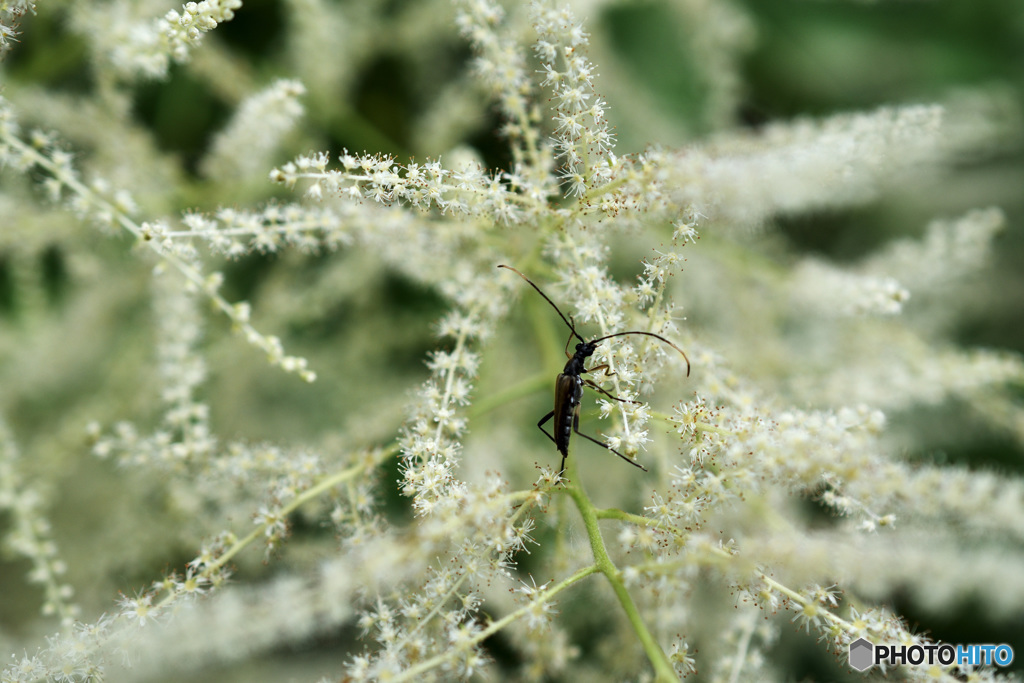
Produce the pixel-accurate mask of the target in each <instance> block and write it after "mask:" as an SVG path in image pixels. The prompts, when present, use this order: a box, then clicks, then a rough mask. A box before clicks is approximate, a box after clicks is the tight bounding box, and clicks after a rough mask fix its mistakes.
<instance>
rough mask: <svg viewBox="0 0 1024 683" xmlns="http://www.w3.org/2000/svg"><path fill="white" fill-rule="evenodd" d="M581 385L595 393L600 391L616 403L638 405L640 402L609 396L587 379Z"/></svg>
mask: <svg viewBox="0 0 1024 683" xmlns="http://www.w3.org/2000/svg"><path fill="white" fill-rule="evenodd" d="M583 383H584V384H586V385H587V386H588V387H590V388H591V389H593V390H595V391H600V392H601V393H602V394H604V395H605V396H607V397H608V398H610V399H613V400H616V401H619V402H620V403H635V404H637V405H640V401H630V400H629V399H628V398H619V397H618V396H613V395H612V394H609V393H608V392H607V391H605V390H604V389H602V388H601V387H599V386H597V385H596V384H594V383H593V382H591V381H590V380H589V379H585V380H583Z"/></svg>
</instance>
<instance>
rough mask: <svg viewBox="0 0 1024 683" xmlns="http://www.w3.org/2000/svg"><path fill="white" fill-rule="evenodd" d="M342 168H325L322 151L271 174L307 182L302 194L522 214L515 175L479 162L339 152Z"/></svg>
mask: <svg viewBox="0 0 1024 683" xmlns="http://www.w3.org/2000/svg"><path fill="white" fill-rule="evenodd" d="M339 161H340V162H341V165H342V168H343V169H344V170H328V168H327V166H328V163H329V162H330V158H329V157H328V155H327V154H326V153H320V154H314V155H309V156H300V157H298V158H296V159H295V160H294V161H290V162H288V163H287V164H285V165H284V166H282V167H281V168H279V169H277V168H275V169H274V170H273V171H271V172H270V179H271V180H272V181H274V182H278V183H283V184H285V185H287V186H289V187H292V186H294V185H295V184H296V183H297V182H298V181H300V180H305V181H311V183H310V184H309V186H308V187H307V188H306V196H307V197H310V198H312V199H320V198H321V197H346V198H349V199H367V200H371V201H373V202H376V203H378V204H383V205H390V204H392V203H395V202H400V203H402V204H406V205H408V206H411V207H414V208H417V209H420V210H422V211H427V210H428V209H431V208H437V209H439V210H440V211H441V212H442V213H443V214H450V215H453V216H488V217H490V218H491V219H492V220H495V221H497V222H500V223H517V222H519V221H521V220H522V219H523V206H522V204H524V203H525V201H526V200H525V199H523V198H522V196H521V195H519V194H517V193H515V192H512V191H511V190H510V189H509V185H508V184H507V183H506V182H503V181H508V182H509V183H510V182H512V180H513V178H512V177H511V176H508V175H506V174H496V175H487V174H485V173H484V171H483V170H482V169H481V168H479V167H478V166H470V167H467V168H463V169H461V170H456V169H448V168H445V167H444V166H442V165H441V163H440V162H439V161H428V162H426V163H424V164H419V163H415V162H414V163H410V164H407V165H405V166H402V165H399V164H396V163H395V159H394V158H393V157H391V156H388V155H385V154H367V155H363V156H358V155H353V154H349V152H348V151H347V150H346V151H344V152H342V154H341V156H340V158H339Z"/></svg>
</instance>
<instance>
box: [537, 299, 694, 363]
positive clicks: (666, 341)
mask: <svg viewBox="0 0 1024 683" xmlns="http://www.w3.org/2000/svg"><path fill="white" fill-rule="evenodd" d="M531 284H532V283H531ZM545 298H547V297H545ZM627 334H643V335H646V336H648V337H654V338H655V339H660V340H661V341H663V342H665V343H666V344H668V345H669V346H671V347H672V348H673V349H675V350H676V351H678V352H679V353H680V354H682V356H683V360H685V361H686V376H687V377H689V376H690V359H689V358H687V357H686V353H684V352H683V350H682V349H681V348H679V347H678V346H676V345H675V344H673V343H672V342H670V341H669V340H668V339H665V338H664V337H662V336H661V335H660V334H655V333H653V332H640V331H639V330H633V331H630V332H616V333H615V334H609V335H607V336H605V337H600V338H598V339H593V340H591V342H590V343H591V344H596V343H597V342H600V341H604V340H605V339H611V338H612V337H621V336H623V335H627Z"/></svg>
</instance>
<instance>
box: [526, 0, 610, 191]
mask: <svg viewBox="0 0 1024 683" xmlns="http://www.w3.org/2000/svg"><path fill="white" fill-rule="evenodd" d="M533 14H534V25H535V27H536V29H537V33H538V34H539V39H538V40H537V43H536V44H535V46H534V50H535V51H536V53H537V57H538V58H539V59H540V61H541V64H542V65H543V69H544V71H543V73H544V81H543V83H542V85H544V86H547V87H550V88H551V89H552V90H553V91H554V101H555V102H556V104H555V111H554V123H555V152H556V154H557V155H558V157H559V158H560V159H561V160H562V170H561V173H560V177H561V179H562V181H563V183H564V185H565V191H566V194H567V195H569V196H574V197H581V196H583V195H584V194H585V193H586V192H587V190H589V189H591V188H593V187H594V186H595V185H597V184H599V183H600V182H602V181H604V180H607V179H608V172H609V169H608V167H607V163H608V161H607V160H608V159H609V158H610V159H612V160H614V157H612V156H611V150H612V148H613V147H614V146H615V137H614V135H613V134H612V132H611V130H610V129H609V127H608V120H607V119H606V117H605V110H606V109H607V106H608V104H607V103H606V102H605V101H604V100H603V99H601V97H599V96H598V95H597V93H596V91H595V90H594V77H595V76H596V75H597V74H596V73H595V67H594V64H593V63H592V62H591V61H590V60H589V59H587V57H586V54H585V53H584V50H585V49H586V46H587V43H588V40H587V33H586V32H585V31H584V30H583V25H582V24H580V23H579V22H577V21H576V18H575V17H574V16H573V14H572V12H571V11H570V10H569V9H568V8H566V9H561V10H548V9H544V8H543V6H542V5H540V4H539V3H534V5H533Z"/></svg>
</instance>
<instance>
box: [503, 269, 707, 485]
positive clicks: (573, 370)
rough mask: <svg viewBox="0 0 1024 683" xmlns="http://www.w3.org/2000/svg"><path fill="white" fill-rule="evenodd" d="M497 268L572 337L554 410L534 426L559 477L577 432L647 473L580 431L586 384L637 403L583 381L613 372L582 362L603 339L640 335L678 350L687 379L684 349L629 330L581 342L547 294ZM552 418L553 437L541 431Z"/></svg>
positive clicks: (516, 271) (530, 283) (529, 281)
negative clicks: (529, 291)
mask: <svg viewBox="0 0 1024 683" xmlns="http://www.w3.org/2000/svg"><path fill="white" fill-rule="evenodd" d="M498 267H499V268H505V269H506V270H511V271H512V272H513V273H515V274H516V275H518V276H519V277H521V278H523V279H524V280H526V282H527V284H529V285H530V286H531V287H533V288H534V289H536V290H537V293H538V294H540V295H541V296H542V297H544V300H545V301H547V302H548V303H549V304H551V307H552V308H553V309H555V312H556V313H558V316H559V317H560V318H561V319H562V322H564V323H565V324H566V325H568V326H569V330H570V332H571V334H570V335H569V339H568V340H567V341H566V342H565V346H566V351H565V356H566V358H568V359H569V362H568V363H566V364H565V368H564V369H563V370H562V372H560V373H559V374H558V377H557V378H556V379H555V409H554V410H552V411H551V412H550V413H548V414H547V415H545V416H544V417H542V418H541V419H540V422H538V423H537V427H538V428H540V431H542V432H544V435H545V436H547V437H548V438H549V439H551V440H552V441H553V442H554V443H555V447H556V448H557V449H558V452H559V453H561V454H562V464H561V465H560V466H559V470H558V472H559V474H561V473H562V472H564V471H565V459H566V458H567V457H568V456H569V437H570V436H571V435H572V432H576V433H577V434H579V435H580V436H582V437H583V438H584V439H587V440H589V441H593V442H594V443H596V444H597V445H598V446H600V447H601V448H607V449H608V450H610V451H611V452H612V453H614V454H615V455H617V456H619V457H620V458H622V459H623V460H625V461H626V462H628V463H629V464H630V465H633V466H634V467H639V468H640V469H642V470H643V471H644V472H646V471H647V468H646V467H644V466H643V465H641V464H640V463H638V462H636V461H635V460H633V459H632V458H627V457H626V456H625V455H623V454H622V453H619V452H618V451H617V450H615V449H614V448H612V447H611V446H609V445H608V444H605V443H601V442H600V441H598V440H597V439H595V438H594V437H592V436H587V435H586V434H584V433H583V432H581V431H580V401H581V400H582V399H583V385H587V386H588V387H590V388H591V389H594V390H596V391H600V392H601V393H602V394H604V395H605V396H607V397H608V398H610V399H613V400H615V401H619V402H621V403H637V401H630V400H628V399H624V398H619V397H617V396H612V395H611V394H610V393H608V392H607V391H605V390H604V389H602V388H601V387H599V386H597V385H596V384H594V383H593V382H591V381H590V380H589V379H584V378H583V375H584V374H586V373H588V372H596V371H597V370H604V374H605V375H606V376H608V377H610V376H612V375H613V374H614V373H609V372H608V364H607V363H605V364H603V365H598V366H597V367H594V368H587V367H585V366H584V363H585V362H586V360H587V359H588V358H590V356H592V355H593V354H594V351H595V350H596V349H597V345H598V344H600V343H601V342H603V341H604V340H605V339H611V338H612V337H623V336H625V335H627V334H642V335H645V336H647V337H654V338H655V339H660V340H661V341H663V342H665V343H666V344H668V345H669V346H671V347H672V348H673V349H675V350H676V351H678V352H679V353H680V354H682V356H683V360H685V361H686V376H687V377H689V376H690V359H689V358H687V357H686V354H685V353H683V350H682V349H681V348H679V347H678V346H676V345H675V344H673V343H672V342H670V341H669V340H668V339H665V338H664V337H662V336H661V335H660V334H655V333H654V332H640V331H637V330H630V331H628V332H616V333H614V334H606V335H605V336H603V337H598V338H597V339H591V340H590V341H586V340H585V339H583V337H581V336H580V335H579V333H578V332H576V326H575V325H574V324H573V322H572V318H571V317H570V318H568V319H567V318H566V317H565V316H564V315H562V311H560V310H558V306H556V305H555V302H554V301H552V300H551V299H549V298H548V295H547V294H545V293H544V292H542V291H541V290H540V287H538V286H537V285H535V284H534V283H533V282H532V281H531V280H530V278H528V277H526V276H525V275H523V274H522V273H520V272H519V271H518V270H516V269H515V268H513V267H512V266H505V265H500V266H498ZM573 337H576V338H577V339H579V340H580V341H579V343H578V344H576V353H575V354H573V355H572V356H570V355H569V352H568V350H567V349H568V347H569V342H570V341H572V338H573ZM551 418H555V435H554V436H552V435H551V433H550V432H548V430H546V429H544V425H545V424H546V423H547V421H548V420H550V419H551Z"/></svg>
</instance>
